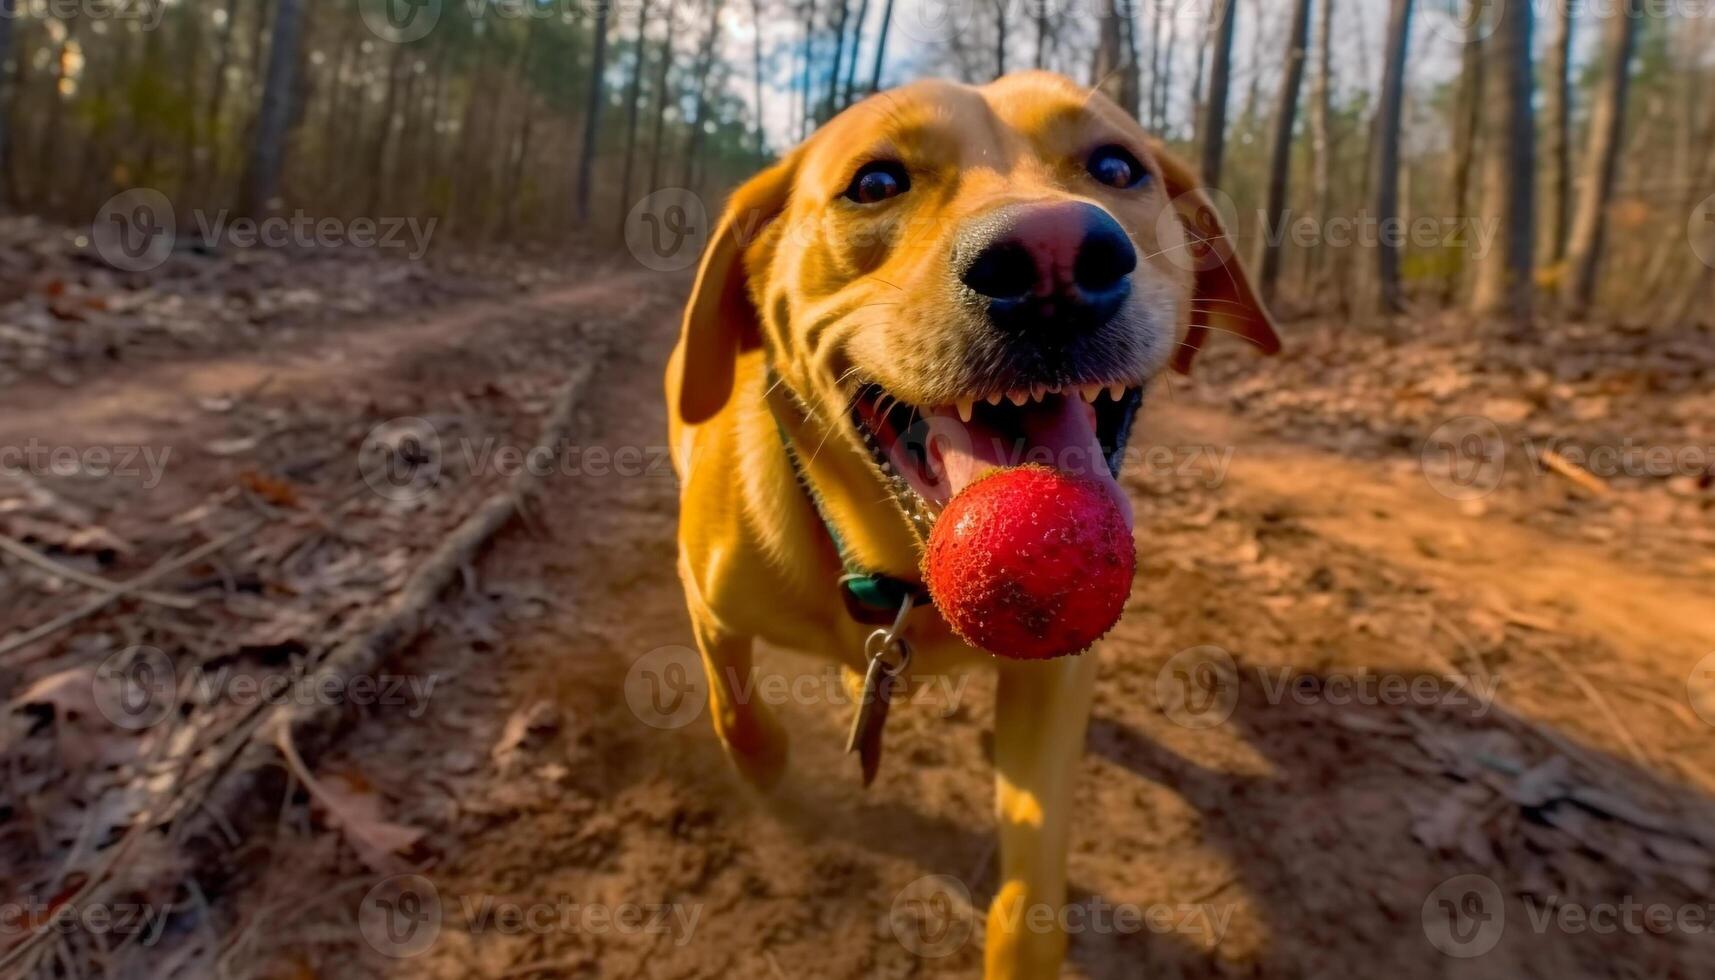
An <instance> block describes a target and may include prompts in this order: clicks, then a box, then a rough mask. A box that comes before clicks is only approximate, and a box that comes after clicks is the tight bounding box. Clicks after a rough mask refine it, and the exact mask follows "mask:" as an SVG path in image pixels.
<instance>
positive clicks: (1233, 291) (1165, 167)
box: [1150, 143, 1280, 374]
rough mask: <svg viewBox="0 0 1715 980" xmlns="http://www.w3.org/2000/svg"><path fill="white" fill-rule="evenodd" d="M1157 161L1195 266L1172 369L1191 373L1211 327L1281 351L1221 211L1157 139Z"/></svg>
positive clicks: (1269, 350)
mask: <svg viewBox="0 0 1715 980" xmlns="http://www.w3.org/2000/svg"><path fill="white" fill-rule="evenodd" d="M1150 149H1151V150H1152V151H1153V152H1154V154H1155V159H1156V162H1157V163H1159V164H1160V165H1161V174H1162V179H1163V182H1164V183H1165V184H1166V191H1167V195H1168V197H1169V198H1170V199H1171V200H1172V202H1173V210H1174V212H1175V213H1176V214H1178V216H1179V223H1180V224H1181V225H1183V226H1184V228H1185V238H1186V250H1185V256H1186V258H1185V259H1184V261H1186V262H1189V263H1192V268H1194V269H1195V270H1196V275H1197V279H1196V285H1195V287H1194V288H1193V290H1192V296H1191V306H1192V313H1191V329H1190V332H1189V333H1187V334H1186V335H1185V342H1184V343H1183V344H1181V345H1180V347H1179V349H1178V350H1177V351H1175V352H1174V354H1173V369H1174V370H1175V371H1178V372H1179V373H1181V374H1188V373H1190V371H1191V360H1192V359H1193V358H1195V357H1196V356H1197V351H1198V350H1199V349H1201V348H1202V346H1203V342H1204V341H1205V340H1207V339H1208V336H1209V331H1210V330H1221V331H1224V332H1227V333H1236V334H1238V335H1239V336H1241V337H1243V338H1245V339H1246V340H1249V341H1250V342H1251V343H1253V344H1255V345H1257V346H1258V347H1260V348H1262V351H1263V353H1265V354H1273V353H1275V352H1277V351H1279V350H1280V335H1279V334H1278V333H1277V332H1276V330H1275V326H1274V317H1272V316H1270V315H1269V312H1268V309H1267V308H1266V307H1264V306H1263V304H1262V300H1261V299H1260V298H1258V296H1257V294H1256V290H1255V289H1253V288H1251V283H1250V277H1249V276H1247V275H1245V269H1244V266H1243V264H1241V263H1240V262H1239V257H1238V255H1237V254H1236V252H1235V250H1234V249H1233V244H1232V239H1231V238H1230V237H1229V236H1228V235H1227V229H1226V226H1225V225H1223V224H1222V223H1221V215H1220V212H1218V211H1216V210H1215V206H1214V204H1213V203H1212V202H1211V201H1210V200H1209V196H1208V195H1207V194H1205V193H1203V187H1202V184H1201V183H1200V182H1199V181H1198V180H1197V177H1196V176H1195V175H1194V174H1193V173H1192V172H1191V168H1190V167H1188V166H1186V164H1185V162H1184V161H1182V160H1180V159H1179V158H1178V157H1176V156H1174V155H1173V154H1172V153H1169V152H1168V151H1167V149H1166V148H1165V147H1163V146H1161V145H1160V144H1159V143H1157V144H1155V145H1153V146H1151V147H1150Z"/></svg>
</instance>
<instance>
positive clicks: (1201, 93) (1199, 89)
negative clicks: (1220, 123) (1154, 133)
mask: <svg viewBox="0 0 1715 980" xmlns="http://www.w3.org/2000/svg"><path fill="white" fill-rule="evenodd" d="M1214 31H1215V22H1214V20H1213V19H1211V18H1204V20H1203V29H1202V30H1201V31H1198V32H1197V67H1196V69H1194V70H1193V71H1192V74H1191V138H1192V139H1193V140H1196V141H1197V143H1198V144H1201V143H1202V142H1203V106H1204V105H1205V104H1206V103H1207V98H1206V91H1205V86H1204V78H1205V76H1206V75H1207V74H1208V69H1209V38H1210V37H1211V36H1212V35H1213V34H1214Z"/></svg>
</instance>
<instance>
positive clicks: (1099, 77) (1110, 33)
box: [1090, 0, 1127, 106]
mask: <svg viewBox="0 0 1715 980" xmlns="http://www.w3.org/2000/svg"><path fill="white" fill-rule="evenodd" d="M1126 2H1127V0H1104V3H1103V5H1102V20H1101V24H1100V26H1099V28H1098V35H1097V41H1096V57H1095V59H1094V60H1093V61H1091V62H1090V84H1091V85H1092V86H1093V87H1095V88H1099V89H1101V90H1102V92H1103V93H1105V94H1106V95H1107V96H1108V98H1110V99H1113V100H1114V101H1115V102H1118V103H1119V104H1120V105H1122V106H1123V105H1125V104H1126V83H1125V71H1126V68H1127V65H1126V61H1127V58H1126V52H1125V24H1124V23H1123V21H1124V16H1123V15H1122V14H1121V13H1120V7H1121V5H1122V4H1124V3H1126Z"/></svg>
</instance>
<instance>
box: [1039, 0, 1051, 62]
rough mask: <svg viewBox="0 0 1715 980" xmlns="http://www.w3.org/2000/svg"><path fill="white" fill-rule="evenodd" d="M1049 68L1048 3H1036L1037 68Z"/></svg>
mask: <svg viewBox="0 0 1715 980" xmlns="http://www.w3.org/2000/svg"><path fill="white" fill-rule="evenodd" d="M1047 68H1048V4H1047V3H1046V2H1043V3H1038V4H1037V5H1036V70H1037V71H1046V70H1047Z"/></svg>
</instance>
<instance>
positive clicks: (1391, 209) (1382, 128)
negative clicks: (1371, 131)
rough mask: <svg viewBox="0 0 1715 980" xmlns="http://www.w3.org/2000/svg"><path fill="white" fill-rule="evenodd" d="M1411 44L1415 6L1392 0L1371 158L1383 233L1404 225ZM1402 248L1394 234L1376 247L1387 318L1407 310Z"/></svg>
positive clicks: (1381, 297)
mask: <svg viewBox="0 0 1715 980" xmlns="http://www.w3.org/2000/svg"><path fill="white" fill-rule="evenodd" d="M1410 39H1411V0H1393V11H1392V13H1391V14H1390V15H1389V16H1388V28H1387V66H1386V67H1385V68H1384V69H1383V70H1382V92H1381V105H1380V107H1378V108H1377V110H1376V121H1375V145H1374V148H1373V149H1372V150H1371V154H1370V186H1371V187H1372V188H1374V191H1375V218H1376V222H1377V227H1379V228H1381V229H1383V231H1384V232H1391V228H1392V226H1393V225H1395V224H1396V223H1397V222H1398V221H1399V125H1400V117H1401V115H1402V108H1403V105H1404V102H1405V57H1406V51H1407V50H1408V48H1409V46H1410ZM1399 253H1400V248H1399V241H1398V239H1397V238H1396V237H1395V236H1394V235H1393V234H1391V233H1384V234H1382V235H1380V236H1378V238H1377V241H1376V290H1377V292H1376V298H1377V301H1378V302H1379V303H1380V306H1381V309H1382V311H1383V312H1387V313H1394V312H1399V311H1401V310H1403V309H1405V290H1404V287H1402V286H1401V284H1400V280H1399V259H1400V255H1399Z"/></svg>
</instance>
